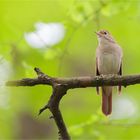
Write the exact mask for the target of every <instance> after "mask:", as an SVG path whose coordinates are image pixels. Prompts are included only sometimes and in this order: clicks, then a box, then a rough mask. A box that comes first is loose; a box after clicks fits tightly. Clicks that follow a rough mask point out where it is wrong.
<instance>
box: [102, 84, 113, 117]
mask: <svg viewBox="0 0 140 140" xmlns="http://www.w3.org/2000/svg"><path fill="white" fill-rule="evenodd" d="M102 111H103V113H104V114H105V115H106V116H107V115H109V114H111V112H112V87H109V86H104V87H102Z"/></svg>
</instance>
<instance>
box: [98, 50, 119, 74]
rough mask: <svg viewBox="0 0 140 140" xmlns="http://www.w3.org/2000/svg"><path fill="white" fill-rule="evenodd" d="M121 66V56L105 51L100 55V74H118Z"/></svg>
mask: <svg viewBox="0 0 140 140" xmlns="http://www.w3.org/2000/svg"><path fill="white" fill-rule="evenodd" d="M119 68H120V57H119V56H118V55H117V54H115V53H103V54H102V55H100V56H99V57H98V69H99V73H100V74H117V73H118V72H119Z"/></svg>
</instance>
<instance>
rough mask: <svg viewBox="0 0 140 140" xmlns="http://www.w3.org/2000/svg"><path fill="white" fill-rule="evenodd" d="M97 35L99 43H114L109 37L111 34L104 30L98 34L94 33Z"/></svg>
mask: <svg viewBox="0 0 140 140" xmlns="http://www.w3.org/2000/svg"><path fill="white" fill-rule="evenodd" d="M95 33H96V34H97V37H98V40H99V43H101V42H102V43H115V40H114V38H113V37H112V36H111V34H110V33H109V32H108V31H106V30H100V31H98V32H95Z"/></svg>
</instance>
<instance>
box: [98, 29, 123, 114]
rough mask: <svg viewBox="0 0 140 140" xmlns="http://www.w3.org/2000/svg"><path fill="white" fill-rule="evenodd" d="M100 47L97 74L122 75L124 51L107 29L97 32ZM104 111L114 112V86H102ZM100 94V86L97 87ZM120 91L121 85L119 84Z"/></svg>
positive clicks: (105, 112)
mask: <svg viewBox="0 0 140 140" xmlns="http://www.w3.org/2000/svg"><path fill="white" fill-rule="evenodd" d="M96 34H97V38H98V43H99V44H98V47H97V49H96V75H108V74H118V75H122V56H123V52H122V49H121V48H120V46H119V45H118V44H117V43H116V41H115V40H114V38H113V37H112V36H111V34H110V33H109V32H108V31H106V30H100V31H98V32H96ZM101 89H102V112H103V113H104V114H105V115H109V114H111V112H112V86H102V87H101ZM96 90H97V93H98V94H99V87H96ZM118 90H119V93H120V92H121V85H118Z"/></svg>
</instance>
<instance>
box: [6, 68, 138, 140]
mask: <svg viewBox="0 0 140 140" xmlns="http://www.w3.org/2000/svg"><path fill="white" fill-rule="evenodd" d="M34 70H35V72H36V73H37V76H38V77H37V78H24V79H21V80H15V81H7V82H6V86H35V85H49V86H52V89H53V92H52V95H51V97H50V99H49V101H48V103H47V104H46V105H45V106H44V107H43V108H41V109H40V111H39V115H40V114H41V113H42V112H43V111H45V110H46V109H49V110H50V111H51V113H52V115H53V116H52V117H51V118H54V120H55V122H56V125H57V127H58V130H59V134H60V139H62V140H70V136H69V134H68V132H67V128H66V126H65V123H64V121H63V117H62V115H61V112H60V110H59V103H60V100H61V98H62V97H63V96H64V95H65V94H66V93H67V90H68V89H73V88H86V87H97V86H98V87H99V86H117V85H122V86H124V87H126V86H129V85H134V84H140V75H128V76H118V75H104V76H103V75H102V76H95V77H73V78H55V77H50V76H48V75H46V74H44V73H43V72H41V71H40V69H38V68H35V69H34Z"/></svg>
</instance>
